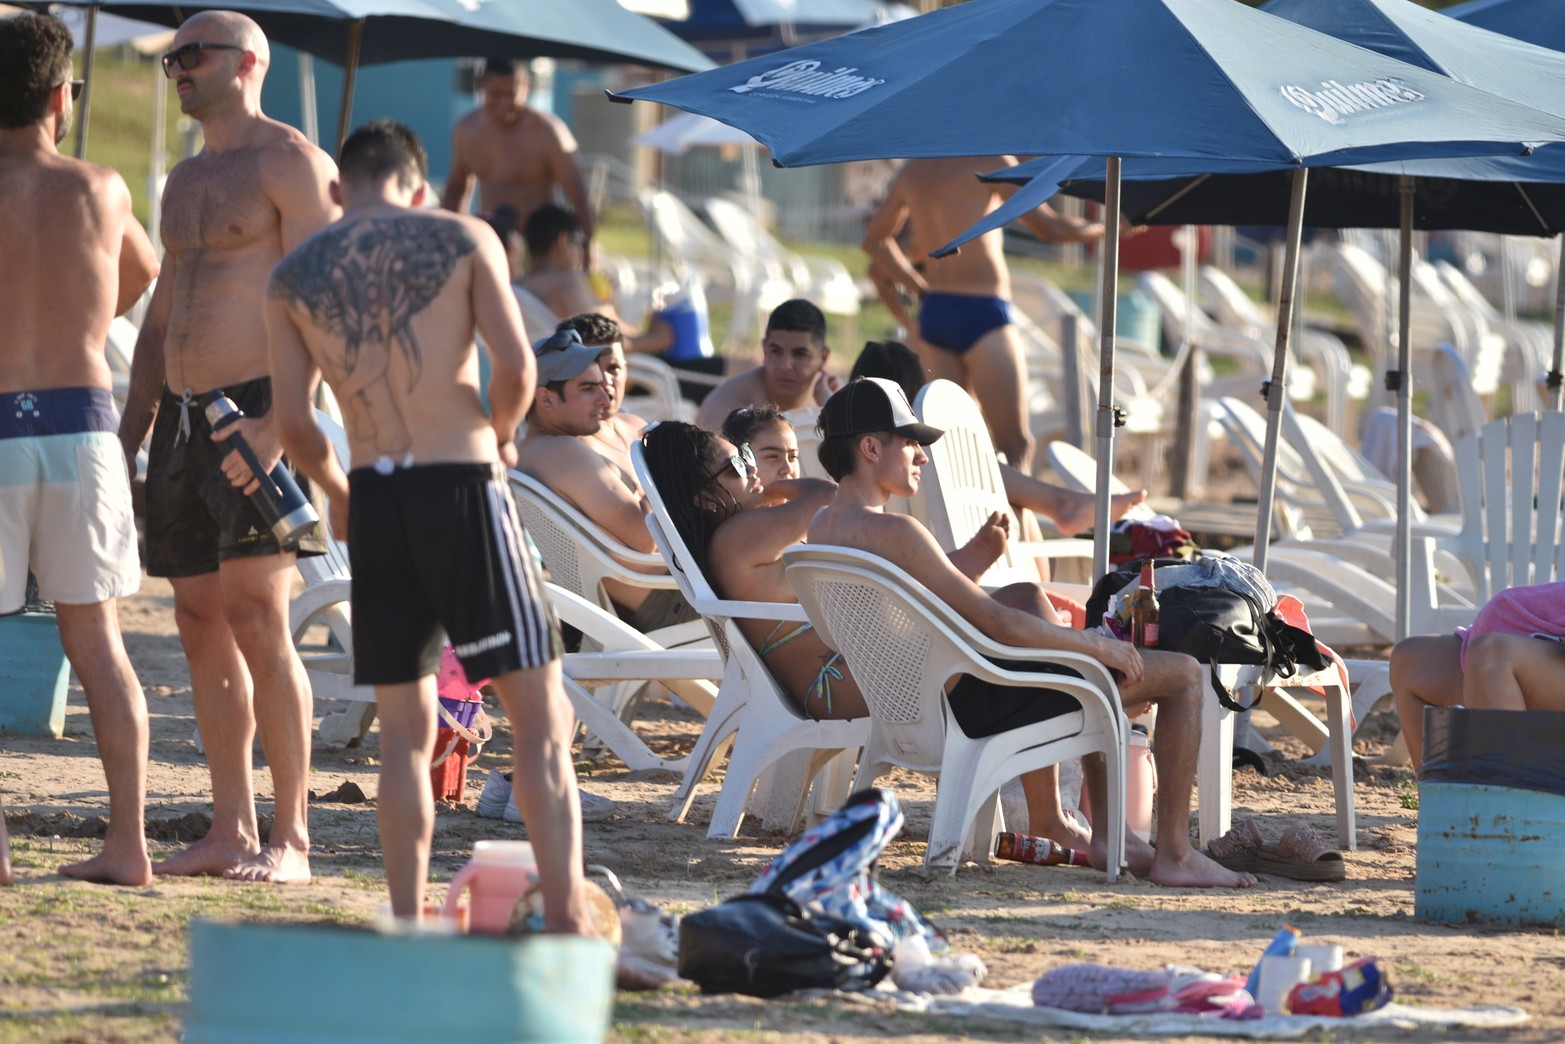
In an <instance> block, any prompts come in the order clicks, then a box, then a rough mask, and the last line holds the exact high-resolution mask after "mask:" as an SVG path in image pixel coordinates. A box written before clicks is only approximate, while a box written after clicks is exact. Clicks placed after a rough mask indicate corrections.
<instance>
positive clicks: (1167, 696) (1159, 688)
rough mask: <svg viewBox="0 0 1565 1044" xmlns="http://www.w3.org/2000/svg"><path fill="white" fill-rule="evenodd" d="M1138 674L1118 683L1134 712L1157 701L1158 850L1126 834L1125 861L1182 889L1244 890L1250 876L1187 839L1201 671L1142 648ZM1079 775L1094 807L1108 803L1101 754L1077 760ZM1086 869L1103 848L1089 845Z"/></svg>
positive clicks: (1102, 861)
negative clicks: (1081, 771)
mask: <svg viewBox="0 0 1565 1044" xmlns="http://www.w3.org/2000/svg"><path fill="white" fill-rule="evenodd" d="M1141 655H1142V662H1143V663H1144V664H1145V672H1144V673H1143V674H1142V676H1141V680H1140V681H1138V682H1136V683H1134V684H1132V685H1126V686H1123V687H1122V688H1121V689H1120V699H1121V701H1122V702H1123V703H1124V706H1125V710H1126V711H1127V712H1130V713H1134V712H1135V711H1136V710H1138V709H1140V708H1142V707H1144V706H1146V705H1147V704H1149V703H1153V704H1156V705H1157V743H1156V745H1155V746H1154V748H1153V751H1152V759H1153V762H1154V763H1155V765H1156V766H1157V802H1156V805H1157V833H1156V837H1157V847H1156V848H1155V849H1151V848H1148V847H1147V844H1146V842H1144V841H1142V840H1141V839H1140V838H1138V837H1137V836H1136V835H1135V834H1134V833H1132V832H1130V831H1128V830H1127V831H1126V837H1125V861H1126V862H1127V863H1128V864H1129V866H1130V870H1131V872H1132V873H1134V874H1136V875H1137V876H1140V877H1145V878H1147V879H1148V880H1150V881H1152V882H1153V883H1154V884H1160V885H1167V886H1171V887H1184V888H1247V887H1249V886H1250V885H1253V884H1254V883H1255V876H1254V875H1253V874H1246V873H1239V872H1237V871H1233V870H1229V869H1227V868H1226V867H1223V866H1220V865H1218V864H1217V863H1215V862H1213V861H1212V860H1210V859H1208V858H1207V857H1206V856H1205V855H1203V854H1202V853H1200V852H1198V851H1196V849H1195V847H1194V846H1193V845H1191V844H1190V796H1191V792H1192V790H1193V789H1194V785H1195V769H1196V756H1197V754H1198V752H1199V750H1200V746H1201V700H1202V698H1203V691H1202V686H1201V671H1202V670H1203V669H1204V668H1202V667H1201V665H1200V664H1198V663H1196V661H1194V660H1192V659H1191V658H1190V657H1188V656H1182V655H1179V654H1177V653H1165V652H1158V651H1156V650H1142V654H1141ZM1084 768H1085V772H1084V776H1085V783H1086V786H1087V792H1088V795H1089V801H1090V803H1091V805H1092V808H1093V814H1094V816H1098V815H1099V813H1098V811H1097V810H1098V809H1102V808H1107V807H1108V778H1107V774H1106V772H1105V769H1104V764H1103V759H1102V757H1101V756H1094V757H1091V758H1087V759H1084ZM1088 858H1089V860H1090V861H1091V862H1092V865H1093V866H1097V867H1102V866H1105V865H1107V859H1108V854H1107V849H1106V847H1105V846H1104V845H1102V844H1099V843H1096V842H1095V843H1094V844H1093V846H1092V848H1090V849H1088Z"/></svg>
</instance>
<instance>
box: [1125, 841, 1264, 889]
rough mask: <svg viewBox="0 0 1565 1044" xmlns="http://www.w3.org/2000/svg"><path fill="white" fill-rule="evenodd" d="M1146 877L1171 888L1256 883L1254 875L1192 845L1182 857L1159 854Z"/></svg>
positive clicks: (1223, 886)
mask: <svg viewBox="0 0 1565 1044" xmlns="http://www.w3.org/2000/svg"><path fill="white" fill-rule="evenodd" d="M1147 876H1148V877H1149V878H1150V879H1151V881H1152V882H1153V883H1154V884H1160V885H1167V886H1168V887H1170V888H1248V887H1250V886H1251V885H1253V884H1254V883H1255V875H1254V874H1247V873H1242V872H1240V871H1238V870H1230V869H1228V868H1227V867H1225V866H1222V865H1220V864H1218V863H1215V862H1213V861H1212V860H1210V859H1208V858H1207V857H1206V856H1205V855H1203V854H1202V853H1200V852H1197V851H1196V850H1195V849H1193V848H1190V849H1187V850H1186V852H1185V855H1184V857H1183V858H1179V859H1176V858H1174V857H1173V856H1165V855H1164V854H1163V853H1161V852H1159V853H1157V855H1156V857H1155V858H1154V859H1153V861H1152V871H1151V873H1150V874H1148V875H1147Z"/></svg>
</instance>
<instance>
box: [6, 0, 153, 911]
mask: <svg viewBox="0 0 1565 1044" xmlns="http://www.w3.org/2000/svg"><path fill="white" fill-rule="evenodd" d="M80 87H81V81H80V80H73V79H72V78H71V34H70V30H68V29H66V27H65V26H64V24H62V23H61V22H60V21H59V20H58V19H55V18H51V17H49V16H47V15H36V14H20V15H17V16H15V17H12V18H0V199H3V200H5V206H3V207H0V257H3V258H5V278H4V279H3V280H0V316H4V325H5V332H4V334H3V335H0V613H14V612H16V611H17V610H19V609H21V608H22V599H23V597H24V589H25V586H26V583H27V573H28V570H29V569H31V570H32V572H33V573H34V574H35V575H36V576H37V577H38V590H39V593H40V594H41V595H42V596H43V597H44V598H47V599H51V600H53V601H54V603H55V614H56V619H57V620H58V622H59V627H60V641H61V644H63V645H64V646H65V654H66V656H68V657H69V658H70V661H71V666H72V667H73V668H74V669H75V671H76V676H77V677H78V678H80V679H81V683H82V688H83V689H85V690H86V692H87V706H88V709H89V710H90V711H91V714H92V729H93V734H94V736H95V737H96V739H97V743H98V753H99V756H100V757H101V758H102V759H103V771H104V775H105V776H106V777H107V778H108V785H109V829H108V834H107V835H106V837H105V839H104V845H103V851H102V852H101V853H99V854H98V855H96V856H94V857H93V858H91V859H87V860H84V861H82V862H78V863H70V864H67V865H65V866H62V867H60V873H62V874H64V875H65V876H67V877H76V878H81V879H83V880H87V881H98V882H101V883H105V884H123V885H144V884H146V883H147V882H149V881H151V880H152V865H151V863H149V862H148V860H147V843H146V838H145V837H144V835H143V833H142V814H143V810H144V805H145V798H146V782H147V705H146V700H145V698H144V697H143V696H142V692H141V685H140V683H139V682H137V680H136V674H135V671H133V670H132V669H131V665H130V659H129V658H128V657H127V656H126V655H125V643H124V641H123V640H122V639H121V637H120V627H119V614H118V609H117V603H116V599H118V598H120V597H123V596H124V595H128V594H132V593H134V592H135V591H136V589H137V588H138V587H139V586H140V585H141V569H140V566H139V563H138V561H137V558H136V525H135V520H134V518H133V517H132V514H131V504H130V481H129V476H128V475H127V474H126V472H125V463H124V458H123V457H122V456H121V454H120V446H119V440H118V439H117V438H116V437H115V433H114V432H115V417H114V402H113V399H112V397H111V396H110V394H109V389H110V387H111V380H110V375H109V365H108V362H107V361H106V360H105V358H104V354H103V346H104V342H105V341H106V340H107V339H108V335H109V324H110V323H111V322H112V321H113V319H114V317H115V316H116V315H119V314H121V313H123V312H125V311H127V310H128V309H129V308H130V306H131V305H132V304H134V303H135V302H136V299H137V298H138V297H140V296H141V294H142V292H143V291H144V290H146V288H147V286H148V284H150V283H151V282H152V278H153V276H155V275H156V274H157V270H158V269H157V261H156V259H155V258H154V256H153V253H152V244H151V243H150V242H148V240H147V234H146V233H145V232H144V231H142V228H141V225H139V224H138V223H137V222H136V218H135V216H134V215H133V214H132V213H131V209H130V190H129V189H127V188H126V187H125V182H124V180H122V179H121V178H120V176H119V175H118V174H116V173H115V172H114V171H112V170H109V169H108V168H106V167H100V166H97V165H95V164H92V163H83V162H81V161H79V160H74V159H68V158H66V157H64V156H61V155H60V154H59V151H58V149H57V148H56V146H57V144H58V143H59V142H60V141H63V140H64V138H65V134H66V131H67V129H68V128H69V127H70V124H71V114H72V112H73V111H74V99H75V97H76V92H77V91H78V90H79V89H80ZM10 880H11V865H10V860H9V857H8V856H7V854H6V847H5V818H4V816H3V815H0V884H9V883H10Z"/></svg>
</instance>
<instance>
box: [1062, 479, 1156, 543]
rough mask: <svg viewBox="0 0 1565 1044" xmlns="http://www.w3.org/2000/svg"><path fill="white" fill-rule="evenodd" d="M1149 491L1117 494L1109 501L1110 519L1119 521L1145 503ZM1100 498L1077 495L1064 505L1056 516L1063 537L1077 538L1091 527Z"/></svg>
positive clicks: (1089, 494) (1141, 490)
mask: <svg viewBox="0 0 1565 1044" xmlns="http://www.w3.org/2000/svg"><path fill="white" fill-rule="evenodd" d="M1146 499H1147V491H1146V490H1144V489H1138V490H1133V491H1132V492H1129V493H1117V494H1115V495H1114V496H1113V497H1111V498H1110V500H1109V518H1110V519H1111V520H1118V519H1121V518H1124V517H1125V512H1127V511H1129V510H1130V509H1131V508H1133V507H1135V506H1136V505H1137V504H1142V503H1145V502H1146ZM1097 506H1098V498H1097V497H1096V496H1095V495H1094V494H1092V493H1075V494H1073V495H1071V497H1070V499H1069V500H1066V501H1065V502H1064V503H1062V504H1061V505H1060V507H1059V509H1058V510H1057V511H1056V513H1055V515H1054V528H1056V529H1058V530H1059V531H1060V535H1061V536H1068V537H1070V536H1075V535H1076V534H1077V533H1080V532H1081V531H1082V530H1084V529H1088V528H1090V527H1091V525H1092V523H1093V521H1094V517H1095V515H1096V514H1097Z"/></svg>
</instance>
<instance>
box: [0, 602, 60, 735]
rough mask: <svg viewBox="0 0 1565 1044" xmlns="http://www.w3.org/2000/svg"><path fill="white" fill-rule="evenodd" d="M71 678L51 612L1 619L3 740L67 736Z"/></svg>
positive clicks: (0, 714) (0, 722)
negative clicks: (5, 737) (7, 737)
mask: <svg viewBox="0 0 1565 1044" xmlns="http://www.w3.org/2000/svg"><path fill="white" fill-rule="evenodd" d="M70 677H71V667H70V664H69V663H67V662H66V659H65V649H64V648H63V647H62V646H61V645H60V628H59V626H58V625H57V624H56V623H55V620H54V614H53V613H18V614H16V615H14V616H0V735H10V736H44V737H48V738H51V739H59V738H60V737H61V736H62V735H64V734H65V696H66V692H67V689H68V683H69V682H70Z"/></svg>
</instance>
